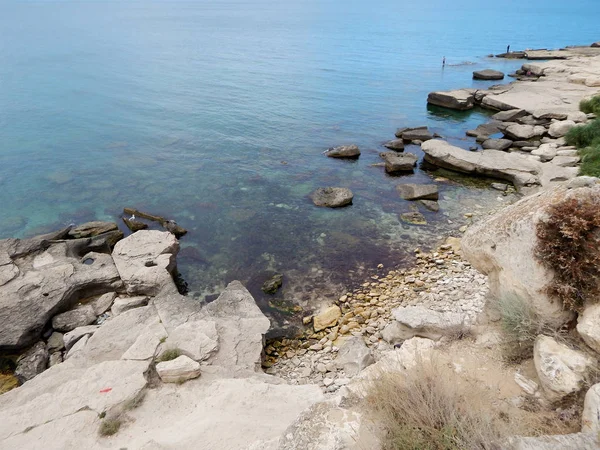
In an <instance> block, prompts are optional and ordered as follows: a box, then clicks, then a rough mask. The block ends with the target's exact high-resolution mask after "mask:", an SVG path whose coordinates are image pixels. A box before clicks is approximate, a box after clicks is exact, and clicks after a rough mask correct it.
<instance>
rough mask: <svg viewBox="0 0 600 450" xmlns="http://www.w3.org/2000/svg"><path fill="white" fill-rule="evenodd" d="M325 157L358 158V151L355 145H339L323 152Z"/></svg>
mask: <svg viewBox="0 0 600 450" xmlns="http://www.w3.org/2000/svg"><path fill="white" fill-rule="evenodd" d="M325 155H326V156H329V157H330V158H358V157H359V156H360V150H359V148H358V146H357V145H341V146H339V147H333V148H330V149H329V150H327V152H325Z"/></svg>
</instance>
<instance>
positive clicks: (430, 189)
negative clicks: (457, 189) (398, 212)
mask: <svg viewBox="0 0 600 450" xmlns="http://www.w3.org/2000/svg"><path fill="white" fill-rule="evenodd" d="M396 190H397V191H398V194H400V197H402V198H403V199H404V200H437V199H438V198H439V191H438V187H437V185H435V184H412V183H406V184H399V185H398V186H396Z"/></svg>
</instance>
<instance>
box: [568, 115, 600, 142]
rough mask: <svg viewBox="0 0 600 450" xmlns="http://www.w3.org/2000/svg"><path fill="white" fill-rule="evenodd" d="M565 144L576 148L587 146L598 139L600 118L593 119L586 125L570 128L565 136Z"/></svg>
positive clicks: (599, 138)
mask: <svg viewBox="0 0 600 450" xmlns="http://www.w3.org/2000/svg"><path fill="white" fill-rule="evenodd" d="M565 138H566V140H567V144H569V145H574V146H576V147H578V148H583V147H588V146H590V145H592V144H593V143H594V141H598V140H600V120H599V119H594V120H592V121H591V122H590V123H588V124H586V125H579V126H576V127H573V128H571V129H570V130H569V131H568V132H567V135H566V136H565Z"/></svg>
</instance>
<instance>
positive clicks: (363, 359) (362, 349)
mask: <svg viewBox="0 0 600 450" xmlns="http://www.w3.org/2000/svg"><path fill="white" fill-rule="evenodd" d="M374 362H375V359H373V355H372V354H371V351H370V350H369V348H368V347H367V346H366V345H365V341H364V340H363V338H362V337H358V336H353V337H351V338H349V339H348V340H347V341H346V342H345V343H344V344H343V345H342V346H341V347H340V350H339V352H338V355H337V357H336V359H335V364H336V366H337V367H338V369H342V370H343V371H344V373H345V374H346V376H348V377H353V376H355V375H357V374H358V373H359V372H360V371H361V370H363V369H364V368H365V367H368V366H370V365H371V364H373V363H374Z"/></svg>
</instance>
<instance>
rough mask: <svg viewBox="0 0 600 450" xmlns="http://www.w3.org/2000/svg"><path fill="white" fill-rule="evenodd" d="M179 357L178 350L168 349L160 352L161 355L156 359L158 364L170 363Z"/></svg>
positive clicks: (179, 352)
mask: <svg viewBox="0 0 600 450" xmlns="http://www.w3.org/2000/svg"><path fill="white" fill-rule="evenodd" d="M180 356H181V350H179V349H178V348H170V349H168V350H165V351H164V352H162V354H161V355H160V358H158V361H159V362H163V361H171V360H173V359H176V358H179V357H180Z"/></svg>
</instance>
